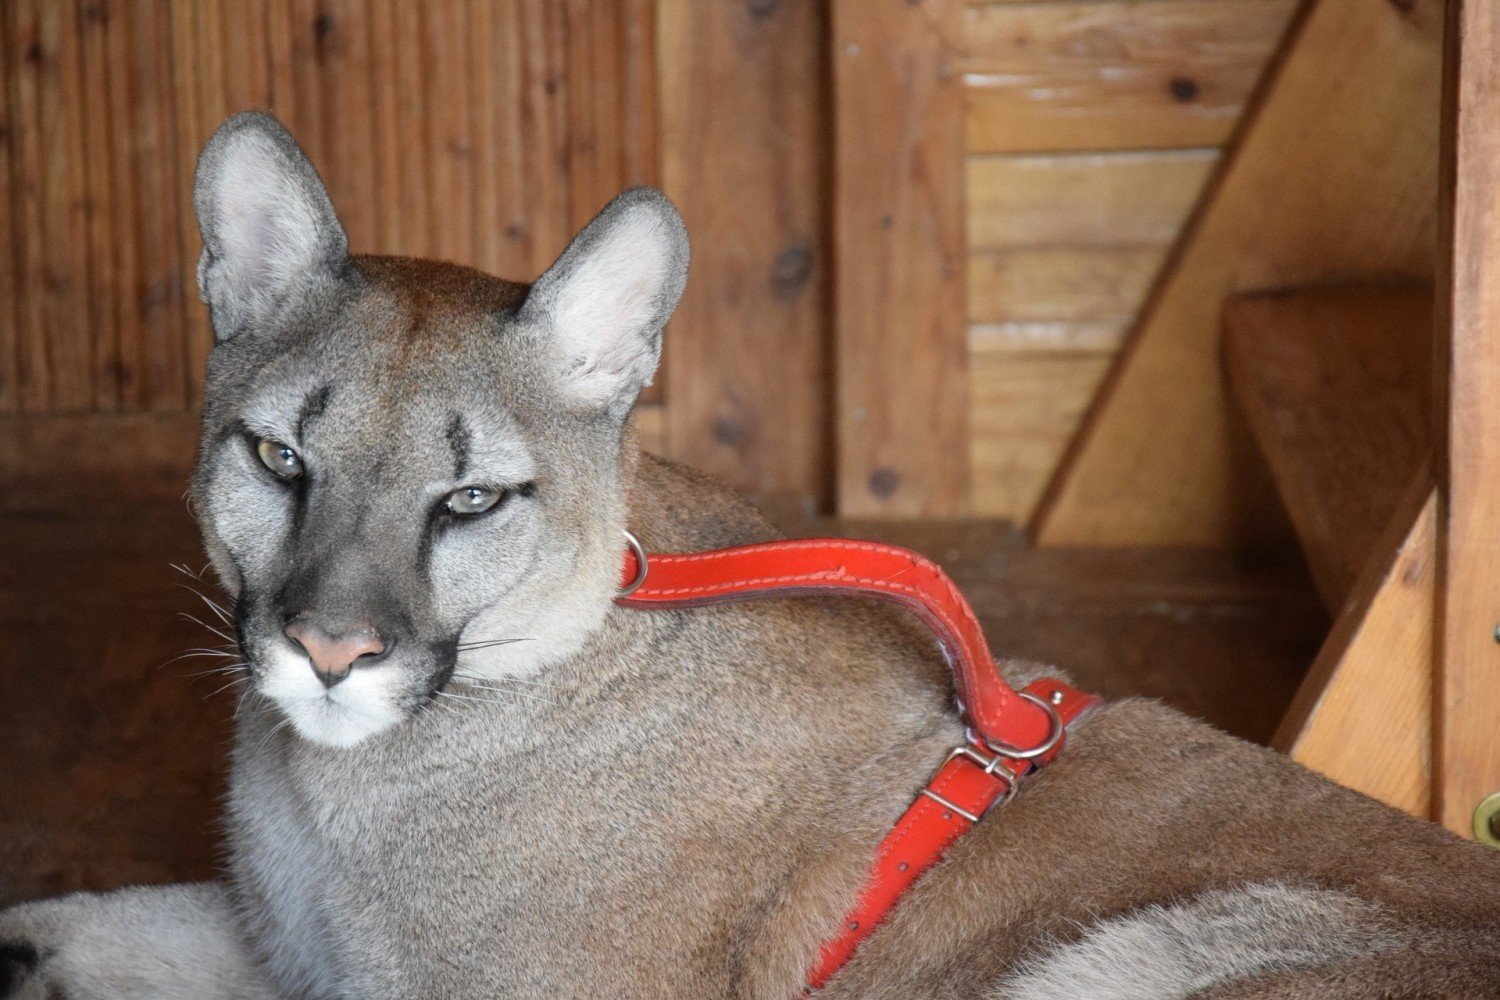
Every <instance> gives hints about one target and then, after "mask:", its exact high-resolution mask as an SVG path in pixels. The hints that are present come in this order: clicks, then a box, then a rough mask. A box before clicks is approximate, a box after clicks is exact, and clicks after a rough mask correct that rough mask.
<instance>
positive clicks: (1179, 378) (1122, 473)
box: [1035, 0, 1441, 546]
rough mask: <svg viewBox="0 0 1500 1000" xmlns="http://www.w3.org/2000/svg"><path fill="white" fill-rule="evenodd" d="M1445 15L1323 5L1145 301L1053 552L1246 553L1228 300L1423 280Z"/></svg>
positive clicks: (1061, 494)
mask: <svg viewBox="0 0 1500 1000" xmlns="http://www.w3.org/2000/svg"><path fill="white" fill-rule="evenodd" d="M1436 7H1437V5H1436V4H1429V3H1417V4H1372V3H1366V2H1363V0H1318V2H1317V3H1316V4H1315V5H1314V6H1313V7H1312V8H1311V11H1310V13H1309V14H1308V15H1307V17H1306V20H1305V22H1304V23H1303V24H1302V25H1301V27H1300V30H1298V31H1297V32H1296V33H1295V35H1294V42H1293V44H1292V47H1291V50H1290V51H1289V53H1288V55H1287V56H1286V58H1285V60H1284V61H1283V62H1282V64H1281V65H1280V67H1279V69H1278V70H1277V72H1275V74H1274V76H1273V77H1272V79H1271V80H1270V81H1269V83H1268V86H1267V87H1266V89H1265V90H1264V91H1263V98H1262V100H1261V102H1260V104H1259V106H1258V109H1257V110H1256V111H1254V112H1253V119H1252V120H1251V121H1250V123H1249V126H1248V129H1247V131H1246V132H1245V136H1244V139H1243V142H1242V144H1241V145H1240V147H1239V148H1238V150H1237V151H1236V152H1235V154H1234V155H1233V157H1232V159H1231V160H1230V161H1229V162H1227V163H1226V164H1225V165H1224V167H1223V168H1222V170H1221V171H1220V172H1219V174H1218V176H1217V178H1216V180H1215V182H1214V186H1213V188H1212V190H1211V194H1210V195H1209V197H1207V198H1206V199H1205V202H1204V206H1203V208H1202V210H1201V211H1200V212H1199V213H1197V215H1196V216H1195V217H1194V219H1193V221H1192V223H1191V226H1190V228H1189V230H1188V231H1187V232H1186V234H1185V235H1184V238H1183V241H1182V242H1181V243H1180V244H1179V246H1178V248H1177V251H1176V253H1175V254H1174V258H1173V262H1172V263H1171V264H1169V265H1168V269H1167V271H1166V272H1165V273H1164V274H1163V277H1162V279H1161V281H1160V282H1159V283H1158V284H1157V286H1156V288H1155V290H1154V291H1153V293H1152V296H1151V299H1150V301H1149V302H1148V304H1147V306H1146V309H1145V311H1144V313H1143V314H1142V318H1141V321H1140V323H1139V324H1138V325H1137V327H1136V328H1135V332H1134V334H1133V336H1132V338H1131V341H1130V342H1129V343H1128V344H1127V346H1126V349H1125V352H1124V353H1123V354H1122V357H1121V360H1120V361H1119V362H1118V363H1117V366H1116V368H1115V370H1114V371H1113V372H1112V373H1111V376H1110V378H1109V379H1108V381H1107V382H1106V384H1105V389H1104V391H1103V393H1102V395H1101V398H1100V400H1099V401H1098V402H1097V403H1096V404H1095V406H1094V408H1093V409H1092V411H1091V413H1090V416H1089V419H1088V420H1087V422H1086V424H1085V429H1084V431H1083V433H1082V434H1081V435H1080V438H1079V441H1078V444H1077V446H1076V447H1074V448H1073V449H1072V451H1071V452H1070V456H1069V459H1068V461H1067V462H1066V463H1065V465H1064V466H1063V468H1062V469H1061V470H1060V472H1059V474H1058V476H1057V477H1056V479H1054V482H1053V484H1052V486H1051V488H1050V489H1049V494H1048V498H1047V501H1046V502H1045V503H1044V505H1043V507H1042V510H1041V512H1040V514H1039V516H1038V520H1037V523H1036V525H1035V529H1036V535H1037V537H1038V539H1039V541H1040V542H1041V543H1042V544H1044V545H1056V544H1084V545H1092V544H1097V545H1135V544H1140V545H1149V544H1163V545H1165V544H1183V545H1210V546H1233V545H1237V544H1251V543H1253V542H1254V540H1255V539H1256V537H1257V536H1258V534H1259V533H1260V532H1261V531H1262V530H1263V529H1262V525H1261V523H1260V522H1261V521H1262V520H1263V519H1262V518H1260V517H1259V512H1256V511H1245V510H1243V509H1242V505H1241V504H1240V503H1239V501H1238V497H1237V486H1236V484H1237V483H1239V482H1241V481H1242V479H1243V477H1244V476H1245V475H1246V474H1247V473H1246V471H1245V470H1244V469H1243V468H1242V467H1239V466H1238V465H1237V464H1236V460H1235V455H1236V451H1235V449H1234V447H1233V438H1232V433H1231V431H1232V428H1231V426H1230V423H1229V406H1228V402H1227V400H1226V397H1225V392H1224V384H1223V379H1222V377H1221V374H1220V369H1219V364H1220V357H1219V351H1218V332H1219V310H1220V303H1221V302H1222V301H1223V299H1224V297H1225V296H1226V295H1228V294H1231V293H1233V292H1236V291H1245V290H1250V289H1255V288H1258V287H1261V288H1263V287H1284V286H1287V285H1290V284H1313V283H1318V282H1325V281H1332V280H1359V279H1370V278H1381V277H1390V276H1406V277H1411V278H1417V279H1421V278H1427V277H1429V276H1430V275H1431V274H1432V268H1433V247H1434V245H1435V242H1436V241H1435V208H1434V205H1435V199H1434V197H1433V193H1434V191H1435V190H1436V171H1437V148H1438V142H1437V116H1436V115H1435V114H1434V113H1433V111H1432V109H1433V108H1435V107H1436V106H1437V101H1438V76H1439V73H1438V49H1439V45H1438V39H1439V36H1440V34H1441V24H1440V21H1441V17H1440V15H1439V11H1438V10H1437V9H1436Z"/></svg>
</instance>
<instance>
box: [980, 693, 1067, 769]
mask: <svg viewBox="0 0 1500 1000" xmlns="http://www.w3.org/2000/svg"><path fill="white" fill-rule="evenodd" d="M1016 694H1018V695H1020V696H1021V697H1022V698H1025V699H1026V700H1027V701H1029V702H1031V703H1032V704H1033V705H1035V706H1037V707H1038V708H1040V709H1041V710H1042V711H1044V712H1046V713H1047V720H1048V721H1049V722H1050V723H1051V725H1052V729H1051V731H1050V732H1049V733H1047V738H1046V739H1044V740H1042V742H1040V743H1038V744H1037V745H1036V746H1034V747H1032V748H1031V749H1029V750H1023V749H1021V748H1020V747H1013V746H1011V745H1010V744H1009V743H1003V742H1001V741H999V740H981V739H980V738H979V737H977V736H975V735H974V730H973V729H970V730H969V739H971V740H973V741H974V742H975V743H983V744H984V745H985V746H987V747H989V748H990V750H992V751H994V752H995V753H998V754H1003V755H1005V756H1006V757H1014V758H1016V759H1017V760H1035V759H1036V758H1037V757H1041V756H1043V755H1044V754H1048V753H1051V752H1052V750H1053V749H1055V748H1056V747H1057V744H1059V743H1060V742H1062V738H1063V732H1064V731H1065V728H1066V727H1064V726H1063V720H1062V716H1061V715H1058V714H1057V706H1055V705H1053V704H1052V703H1051V702H1049V701H1048V700H1047V699H1045V698H1042V697H1039V696H1037V695H1034V694H1032V693H1031V692H1030V691H1017V692H1016Z"/></svg>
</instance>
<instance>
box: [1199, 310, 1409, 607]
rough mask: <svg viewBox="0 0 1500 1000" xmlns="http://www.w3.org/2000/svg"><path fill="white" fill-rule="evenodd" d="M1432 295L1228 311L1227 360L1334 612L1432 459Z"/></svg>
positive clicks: (1234, 386) (1315, 575)
mask: <svg viewBox="0 0 1500 1000" xmlns="http://www.w3.org/2000/svg"><path fill="white" fill-rule="evenodd" d="M1432 305H1433V300H1432V291H1431V289H1430V288H1412V287H1392V286H1383V285H1349V286H1339V287H1332V288H1317V289H1304V290H1297V291H1289V292H1276V293H1269V294H1257V295H1249V296H1237V297H1234V298H1231V299H1229V300H1228V301H1227V303H1226V305H1225V309H1224V360H1225V367H1226V369H1227V371H1228V376H1229V384H1230V387H1231V391H1232V393H1233V395H1234V397H1235V398H1236V399H1237V401H1238V403H1239V405H1240V407H1241V408H1242V409H1243V411H1244V413H1245V415H1246V417H1247V418H1248V420H1249V424H1250V428H1251V431H1252V433H1253V434H1254V436H1255V438H1256V441H1257V443H1258V444H1259V447H1260V449H1261V451H1262V452H1263V453H1264V455H1265V458H1266V461H1267V463H1268V464H1269V465H1270V468H1271V473H1272V476H1273V477H1274V479H1275V481H1276V487H1277V490H1278V491H1279V493H1280V495H1281V499H1282V501H1283V502H1284V503H1285V505H1286V509H1287V511H1288V513H1289V514H1290V515H1291V520H1292V524H1293V527H1294V528H1295V529H1296V531H1297V535H1298V537H1299V539H1300V540H1301V543H1302V547H1303V549H1304V551H1305V553H1306V555H1307V561H1308V565H1309V567H1310V568H1311V570H1312V574H1313V578H1314V579H1315V580H1316V582H1317V585H1318V591H1319V593H1320V594H1321V595H1322V597H1323V599H1324V601H1325V602H1326V603H1327V605H1328V607H1329V608H1330V609H1332V610H1334V611H1337V610H1338V609H1340V608H1341V607H1342V606H1343V604H1344V602H1345V600H1346V599H1347V598H1348V597H1349V595H1350V593H1351V591H1352V590H1353V588H1354V583H1355V581H1356V580H1357V579H1358V578H1359V576H1360V573H1361V571H1362V570H1363V569H1364V568H1365V566H1366V564H1367V563H1368V562H1369V560H1370V557H1371V555H1372V553H1373V552H1374V549H1375V546H1376V544H1377V542H1378V541H1379V540H1380V538H1381V536H1382V534H1383V533H1384V532H1385V531H1386V530H1387V528H1388V526H1389V524H1390V521H1391V518H1392V516H1393V515H1394V514H1395V513H1396V511H1397V508H1398V506H1399V505H1400V502H1401V497H1402V494H1403V492H1404V491H1405V490H1406V489H1407V487H1408V485H1409V484H1410V483H1411V481H1412V477H1413V476H1414V474H1415V473H1416V472H1417V471H1418V470H1419V469H1420V468H1421V466H1422V463H1423V462H1424V461H1425V460H1426V459H1427V456H1428V454H1429V453H1430V451H1431V447H1432V432H1431V425H1430V416H1429V415H1430V413H1431V406H1432V392H1433V385H1432Z"/></svg>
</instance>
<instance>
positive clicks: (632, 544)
mask: <svg viewBox="0 0 1500 1000" xmlns="http://www.w3.org/2000/svg"><path fill="white" fill-rule="evenodd" d="M624 535H625V544H626V545H627V546H629V548H630V551H631V552H633V553H634V554H635V579H634V580H631V581H630V582H629V583H627V584H626V585H625V586H623V587H621V588H620V589H619V590H617V591H615V597H617V598H619V597H629V596H630V595H631V594H633V593H635V592H636V591H637V590H640V589H641V584H643V583H645V582H646V574H647V573H649V572H651V564H650V563H648V562H647V561H646V547H645V546H644V545H642V544H641V540H640V539H639V538H637V537H635V536H634V535H632V534H631V533H630V532H628V531H627V532H624ZM1052 714H1053V715H1056V714H1057V713H1056V712H1053V713H1052Z"/></svg>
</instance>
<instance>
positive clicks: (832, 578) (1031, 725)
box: [616, 534, 1099, 993]
mask: <svg viewBox="0 0 1500 1000" xmlns="http://www.w3.org/2000/svg"><path fill="white" fill-rule="evenodd" d="M626 540H627V541H628V542H629V543H630V548H629V552H628V553H627V555H626V557H625V566H624V569H623V575H622V578H621V579H622V581H623V582H622V587H621V590H620V596H619V597H617V598H616V602H617V603H619V604H621V605H624V606H626V607H633V608H694V607H701V606H703V605H708V604H721V603H724V602H727V601H741V600H747V599H750V598H755V597H787V596H796V595H804V594H831V593H849V594H864V595H869V596H873V597H878V598H881V599H883V600H887V601H891V602H893V603H895V604H899V605H900V606H902V607H904V608H906V609H908V610H910V611H912V612H914V613H915V614H916V615H917V616H918V617H919V618H921V619H922V621H923V622H924V623H926V625H927V627H928V628H930V629H931V630H932V632H933V634H934V635H935V636H936V638H937V641H938V645H939V646H940V647H941V648H942V651H943V655H944V657H945V658H946V659H947V661H948V665H949V666H950V667H952V669H953V678H954V684H955V687H956V689H957V693H958V708H959V712H960V713H961V714H962V715H963V717H964V721H965V722H966V723H968V726H969V742H967V743H964V744H961V745H960V746H958V747H955V748H954V750H953V751H952V752H951V753H950V754H949V755H948V758H947V759H946V760H945V761H943V763H942V764H941V765H940V766H939V767H938V769H937V772H936V773H935V774H934V775H933V776H932V779H931V780H930V781H928V782H927V785H926V787H925V788H922V789H920V791H919V792H918V794H917V796H916V797H915V798H914V799H913V800H912V804H911V806H910V807H908V808H907V810H906V812H905V814H903V815H902V817H901V819H900V820H898V821H897V823H896V826H895V827H894V828H893V829H892V830H891V832H890V833H888V834H886V837H885V839H884V840H882V841H881V842H880V845H879V847H877V848H876V849H875V863H874V866H873V869H872V870H871V872H870V878H869V881H868V882H867V883H866V884H865V888H864V890H863V892H861V894H860V896H859V899H858V900H857V902H856V903H855V907H854V910H853V912H851V913H850V914H849V916H848V918H847V919H846V922H845V924H844V929H843V930H842V931H840V932H839V934H838V936H837V937H834V938H833V939H831V940H829V941H826V942H824V944H823V949H822V953H821V955H820V957H819V959H818V963H817V966H816V967H815V968H814V969H813V970H812V971H811V972H810V973H809V974H808V977H807V982H808V988H807V992H809V993H810V992H812V991H813V990H815V989H818V988H821V987H822V986H823V985H824V984H825V983H827V982H828V980H829V979H830V978H832V976H833V974H834V973H835V972H837V971H838V970H839V969H840V968H841V967H842V966H843V964H844V963H845V962H847V961H848V960H849V956H850V955H852V954H853V953H854V949H855V948H856V947H858V946H859V943H860V942H861V941H863V940H864V938H865V937H866V935H868V934H869V933H870V932H871V931H873V930H874V929H875V928H876V927H877V926H878V925H879V924H880V922H881V921H882V920H883V919H885V916H886V915H887V914H888V913H889V912H890V910H891V908H892V907H894V906H895V905H896V901H897V900H898V899H900V898H901V894H902V893H904V892H905V891H906V890H907V889H908V888H910V886H911V884H912V883H913V882H915V881H916V880H917V879H918V878H919V877H921V875H922V873H923V872H925V871H927V870H928V869H929V868H931V867H932V866H933V865H934V864H936V863H937V862H938V860H939V859H941V858H942V856H943V854H944V853H945V852H946V851H947V850H948V848H949V847H951V846H952V845H953V843H954V842H955V841H957V840H958V838H959V837H961V836H963V834H965V833H967V832H968V831H969V830H970V829H971V828H972V827H973V826H974V824H976V823H978V822H979V820H980V819H981V818H983V816H984V814H985V813H986V812H987V811H988V810H989V809H990V808H991V807H992V806H995V805H997V804H1000V803H1003V802H1004V801H1005V800H1007V799H1008V798H1010V796H1011V795H1013V794H1014V793H1015V790H1016V786H1017V784H1018V783H1019V782H1020V780H1021V779H1022V778H1024V777H1026V776H1027V775H1029V774H1031V773H1033V772H1035V771H1036V770H1037V769H1038V768H1040V767H1042V766H1044V765H1045V764H1047V763H1048V762H1050V761H1051V760H1052V759H1053V758H1054V757H1055V756H1057V753H1058V751H1060V750H1061V749H1062V745H1063V741H1064V739H1065V738H1066V733H1067V729H1068V727H1069V726H1070V725H1071V724H1072V723H1073V722H1074V721H1076V720H1077V719H1078V718H1079V717H1080V716H1081V715H1082V714H1083V713H1084V712H1085V711H1087V710H1088V709H1090V708H1092V707H1093V706H1095V705H1097V704H1098V703H1099V698H1098V697H1096V696H1094V695H1090V694H1085V693H1083V692H1081V691H1078V690H1076V689H1074V688H1072V687H1070V686H1068V685H1067V684H1064V683H1063V682H1062V681H1058V680H1052V679H1050V678H1049V679H1044V680H1039V681H1035V682H1033V683H1031V684H1029V685H1027V687H1026V690H1024V691H1019V692H1018V691H1015V690H1013V689H1011V688H1010V686H1008V685H1007V684H1006V683H1005V681H1004V680H1003V679H1001V677H1000V672H999V670H998V669H997V668H996V666H995V661H994V659H993V657H991V655H990V651H989V646H988V645H987V644H986V643H985V641H984V633H983V632H982V631H981V629H980V627H979V621H978V619H976V618H975V617H974V611H973V609H972V608H970V607H969V603H968V601H966V600H964V597H963V595H962V594H960V593H959V592H958V588H957V587H955V586H954V585H953V581H951V580H949V579H948V577H947V576H946V575H945V574H944V573H943V571H942V570H941V569H939V568H938V566H937V565H936V564H935V563H933V562H931V561H930V560H928V559H925V558H923V557H922V556H920V555H917V554H916V553H915V552H912V551H909V550H907V549H902V548H898V547H896V546H894V545H880V544H877V543H875V542H857V541H851V540H848V539H838V538H814V539H799V540H790V541H781V542H766V543H764V544H760V545H741V546H738V547H735V548H730V549H716V550H714V551H711V552H694V553H690V554H686V555H651V556H647V555H646V552H645V550H644V549H643V548H641V545H640V543H639V542H637V541H636V540H635V538H634V536H632V535H629V534H627V535H626Z"/></svg>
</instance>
